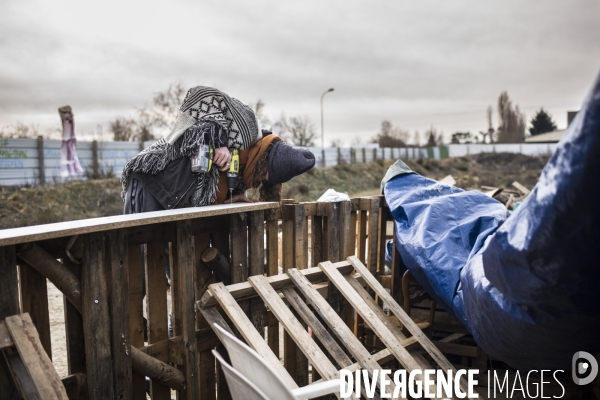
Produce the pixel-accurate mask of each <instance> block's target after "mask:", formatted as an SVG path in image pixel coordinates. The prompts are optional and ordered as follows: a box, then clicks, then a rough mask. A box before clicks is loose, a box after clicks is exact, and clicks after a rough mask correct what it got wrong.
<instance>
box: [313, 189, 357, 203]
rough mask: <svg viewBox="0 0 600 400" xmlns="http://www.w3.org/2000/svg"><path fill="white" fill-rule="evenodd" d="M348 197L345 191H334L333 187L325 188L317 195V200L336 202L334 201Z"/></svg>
mask: <svg viewBox="0 0 600 400" xmlns="http://www.w3.org/2000/svg"><path fill="white" fill-rule="evenodd" d="M348 200H350V197H349V196H348V194H346V193H340V192H336V191H335V190H334V189H327V191H326V192H325V193H323V194H322V195H321V197H319V200H317V202H321V203H323V202H336V201H348Z"/></svg>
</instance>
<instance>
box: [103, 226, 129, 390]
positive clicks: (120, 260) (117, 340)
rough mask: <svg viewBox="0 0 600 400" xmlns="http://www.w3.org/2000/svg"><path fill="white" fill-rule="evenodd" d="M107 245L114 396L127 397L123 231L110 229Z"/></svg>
mask: <svg viewBox="0 0 600 400" xmlns="http://www.w3.org/2000/svg"><path fill="white" fill-rule="evenodd" d="M108 245H109V258H108V261H109V269H110V306H111V316H112V319H111V322H112V324H111V325H112V329H111V334H112V335H111V336H112V354H113V371H114V376H115V380H114V384H115V397H116V398H118V399H123V400H130V399H131V398H132V386H131V342H130V339H129V335H130V332H129V307H128V305H129V304H128V294H129V285H128V283H129V269H128V268H127V265H128V264H127V237H126V232H125V230H123V229H121V230H118V231H111V232H109V234H108Z"/></svg>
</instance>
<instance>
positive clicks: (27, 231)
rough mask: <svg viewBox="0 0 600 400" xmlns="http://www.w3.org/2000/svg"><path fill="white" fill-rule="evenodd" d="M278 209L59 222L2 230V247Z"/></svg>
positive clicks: (217, 208)
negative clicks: (112, 230) (113, 230)
mask: <svg viewBox="0 0 600 400" xmlns="http://www.w3.org/2000/svg"><path fill="white" fill-rule="evenodd" d="M278 207H279V203H234V204H217V205H211V206H205V207H189V208H178V209H176V210H165V211H153V212H145V213H139V214H127V215H117V216H112V217H101V218H88V219H82V220H77V221H68V222H58V223H55V224H46V225H36V226H28V227H23V228H13V229H3V230H0V246H8V245H11V244H18V243H27V242H33V241H39V240H46V239H52V238H59V237H65V236H74V235H81V234H85V233H93V232H103V231H108V230H111V229H122V228H131V227H136V226H143V225H151V224H159V223H164V222H171V221H184V220H188V221H189V220H191V219H195V218H206V217H211V216H218V215H229V214H239V213H243V212H250V211H257V210H270V209H276V208H278Z"/></svg>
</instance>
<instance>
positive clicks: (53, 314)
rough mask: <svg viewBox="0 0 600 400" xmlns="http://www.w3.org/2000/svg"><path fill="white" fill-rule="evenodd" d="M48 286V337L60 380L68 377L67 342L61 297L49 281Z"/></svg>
mask: <svg viewBox="0 0 600 400" xmlns="http://www.w3.org/2000/svg"><path fill="white" fill-rule="evenodd" d="M46 282H47V285H48V311H49V312H50V337H51V338H52V363H53V364H54V368H56V371H57V372H58V375H59V376H60V377H61V378H64V377H65V376H67V375H69V366H68V365H67V340H66V337H65V312H64V303H63V295H62V293H61V291H60V290H58V289H57V288H56V286H54V285H53V284H52V282H50V281H46Z"/></svg>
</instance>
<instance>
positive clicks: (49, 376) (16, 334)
mask: <svg viewBox="0 0 600 400" xmlns="http://www.w3.org/2000/svg"><path fill="white" fill-rule="evenodd" d="M5 322H6V327H7V328H8V330H9V331H10V334H11V336H12V338H13V340H14V342H15V347H16V348H17V350H18V351H19V355H20V356H21V360H23V364H24V365H25V368H26V369H27V372H28V374H29V376H30V377H31V379H32V381H33V384H34V386H35V389H36V392H37V394H38V396H39V398H41V399H64V400H68V397H67V392H66V391H65V387H64V386H63V384H62V381H61V380H60V377H59V376H58V374H57V373H56V370H55V369H54V365H52V361H51V360H50V357H48V355H47V354H46V352H45V351H44V347H43V345H42V343H41V342H40V338H39V335H38V333H37V331H36V329H35V326H34V325H33V321H32V320H31V318H30V317H29V314H27V313H25V314H21V315H13V316H10V317H7V318H6V319H5Z"/></svg>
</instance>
